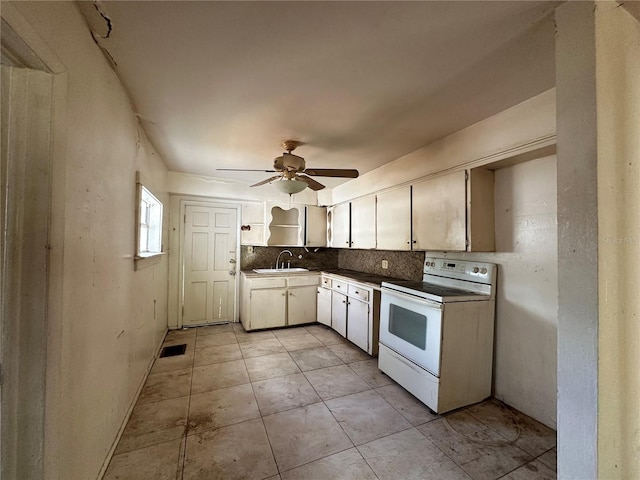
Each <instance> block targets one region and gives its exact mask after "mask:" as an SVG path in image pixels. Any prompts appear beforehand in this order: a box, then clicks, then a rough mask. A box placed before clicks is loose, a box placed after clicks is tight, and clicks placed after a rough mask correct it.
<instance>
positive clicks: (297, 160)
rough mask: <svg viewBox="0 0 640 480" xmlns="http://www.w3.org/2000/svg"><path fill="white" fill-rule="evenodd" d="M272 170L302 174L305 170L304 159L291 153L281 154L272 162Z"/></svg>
mask: <svg viewBox="0 0 640 480" xmlns="http://www.w3.org/2000/svg"><path fill="white" fill-rule="evenodd" d="M273 168H274V170H276V171H278V172H281V171H283V170H289V171H294V172H302V171H303V170H304V168H305V163H304V158H302V157H299V156H298V155H294V154H292V153H283V154H282V156H281V157H277V158H276V159H275V160H274V161H273Z"/></svg>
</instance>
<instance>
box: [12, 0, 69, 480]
mask: <svg viewBox="0 0 640 480" xmlns="http://www.w3.org/2000/svg"><path fill="white" fill-rule="evenodd" d="M19 7H20V5H15V4H12V3H11V2H4V3H3V4H2V12H1V18H2V21H3V22H6V25H7V26H8V27H9V28H7V29H4V31H3V36H2V37H3V42H2V43H3V45H2V47H3V53H7V52H8V53H10V55H9V57H10V58H11V59H12V62H13V66H15V67H17V68H26V69H30V70H35V71H40V72H44V73H46V74H49V75H50V76H51V98H50V100H51V105H50V107H51V118H50V124H49V129H50V140H49V149H48V156H47V163H48V165H47V166H48V179H47V180H46V181H45V182H41V186H43V192H45V193H43V194H44V195H46V203H47V211H46V213H45V216H46V217H47V218H46V223H47V230H48V233H47V236H48V238H47V239H44V238H41V239H40V240H47V242H46V249H47V252H46V256H47V260H46V262H47V268H46V269H45V270H43V271H27V272H23V273H22V274H21V275H22V280H23V282H27V283H29V282H44V284H45V285H46V291H45V294H44V296H42V297H38V298H35V299H34V298H32V299H30V300H29V303H30V304H31V306H32V307H33V306H35V308H36V309H40V310H41V311H42V310H43V311H44V314H43V315H37V316H34V315H32V316H31V318H30V321H31V322H32V323H33V326H34V327H35V329H36V331H39V335H38V337H39V338H40V340H41V341H42V342H43V343H44V347H43V352H42V356H43V357H44V359H45V363H44V364H38V361H37V360H36V359H33V358H30V357H28V356H27V358H26V360H27V361H28V362H29V365H26V367H27V368H28V369H30V370H31V372H32V373H34V376H33V377H31V381H33V382H37V383H40V384H41V385H42V389H43V397H44V403H40V404H39V405H38V406H37V407H36V408H35V411H34V409H33V408H31V406H27V407H26V409H27V410H28V409H29V408H31V411H28V414H29V415H30V416H31V421H32V422H42V423H41V428H40V433H39V435H38V436H32V437H31V438H30V439H29V444H21V445H19V447H20V448H19V449H18V445H8V446H7V445H3V446H2V449H3V452H4V453H10V452H7V451H5V447H9V448H10V449H11V450H12V452H13V453H15V452H16V451H18V450H20V451H22V452H26V454H21V453H20V452H18V454H17V456H16V458H15V461H14V462H13V464H12V466H11V468H12V469H13V467H16V468H18V471H21V472H23V473H25V472H27V474H28V475H29V477H30V478H34V479H37V478H58V463H57V458H58V445H59V444H60V442H59V441H58V440H59V438H58V437H59V435H60V433H59V432H60V428H59V423H60V418H59V415H57V412H58V411H59V409H60V408H61V405H62V403H61V402H62V401H63V400H61V398H62V396H61V395H60V392H61V388H62V382H61V371H62V368H61V362H62V357H61V352H62V337H63V323H64V322H63V313H62V308H63V282H61V281H56V282H50V281H49V279H50V278H62V270H63V261H64V218H65V190H64V186H65V164H66V157H67V152H66V134H65V131H66V126H67V116H66V114H67V105H66V104H67V91H68V73H67V67H66V65H65V64H64V63H63V62H62V61H61V60H60V58H59V57H58V56H57V54H56V53H55V52H54V50H52V48H51V47H50V46H49V45H48V44H47V43H46V42H45V41H44V40H43V39H42V37H41V36H40V35H39V34H38V33H37V31H36V30H35V29H34V28H33V26H32V25H31V24H30V23H29V20H27V19H26V18H25V17H24V16H23V14H22V13H21V11H20V8H19ZM5 34H6V35H9V37H11V38H10V41H9V42H7V43H5V42H4V40H5ZM29 168H31V167H30V166H29ZM2 181H4V179H3V180H2ZM45 183H46V185H44V184H45ZM8 201H10V202H14V201H16V199H15V198H10V199H8ZM25 220H26V221H36V220H35V219H33V218H29V219H25ZM37 221H44V220H42V219H41V218H39V219H38V220H37ZM15 233H16V232H14V231H12V230H10V231H7V232H6V234H7V235H8V236H11V235H14V234H15ZM5 266H6V267H7V269H6V270H5V269H4V267H3V269H2V270H3V271H2V276H5V277H6V278H9V277H11V278H15V277H14V274H15V273H16V270H15V266H12V265H5ZM1 288H3V293H2V296H4V295H5V293H6V291H4V286H3V287H1ZM9 313H10V312H7V311H4V312H2V313H0V315H1V316H2V318H0V325H2V326H1V327H0V328H9V326H10V325H11V324H12V323H15V322H20V320H19V319H18V318H17V317H16V316H14V315H13V314H9ZM27 333H28V332H25V331H21V332H20V335H21V336H23V337H24V336H26V335H27ZM42 337H44V338H42ZM31 340H33V339H31ZM7 353H9V352H4V351H3V352H2V355H3V356H4V355H5V354H7ZM6 359H7V358H6V357H5V358H3V359H2V361H3V362H4V360H6ZM3 383H4V382H3ZM23 407H25V406H24V405H21V408H23ZM1 408H2V406H1V405H0V409H1ZM5 427H6V426H5V425H2V426H0V428H5ZM31 455H35V456H37V457H38V461H37V462H34V461H33V458H32V457H31ZM5 466H6V465H5V464H4V463H3V467H5ZM3 471H4V472H5V473H10V472H9V471H8V470H5V469H4V468H3ZM14 471H15V470H14ZM0 476H2V473H0Z"/></svg>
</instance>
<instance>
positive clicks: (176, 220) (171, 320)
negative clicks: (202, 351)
mask: <svg viewBox="0 0 640 480" xmlns="http://www.w3.org/2000/svg"><path fill="white" fill-rule="evenodd" d="M187 206H196V207H212V208H228V209H232V210H235V211H236V219H237V222H236V230H237V235H236V252H237V254H236V261H237V263H236V272H237V273H236V276H235V282H234V283H235V295H234V301H233V302H234V303H233V304H234V313H233V322H234V323H237V322H238V319H239V308H240V294H239V293H240V263H241V258H240V257H241V252H240V228H239V225H240V221H241V218H240V216H241V213H242V208H241V205H240V203H239V202H237V201H232V200H226V201H225V200H223V199H217V198H212V197H200V196H193V195H171V199H170V201H169V208H170V212H169V245H170V249H169V306H168V327H169V329H176V328H178V329H179V328H183V320H182V307H183V305H184V242H185V238H184V237H185V233H186V232H185V226H184V222H183V219H184V218H185V215H186V210H187Z"/></svg>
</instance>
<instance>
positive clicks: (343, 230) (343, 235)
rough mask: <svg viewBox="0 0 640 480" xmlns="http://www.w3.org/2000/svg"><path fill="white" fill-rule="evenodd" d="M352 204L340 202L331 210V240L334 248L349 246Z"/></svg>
mask: <svg viewBox="0 0 640 480" xmlns="http://www.w3.org/2000/svg"><path fill="white" fill-rule="evenodd" d="M349 212H350V204H349V202H347V203H340V204H338V205H334V206H333V208H331V209H330V210H329V216H330V218H329V225H330V227H329V228H330V231H329V240H330V245H331V246H332V247H333V248H349V247H350V246H351V242H350V238H349V230H350V228H349V227H350V214H349Z"/></svg>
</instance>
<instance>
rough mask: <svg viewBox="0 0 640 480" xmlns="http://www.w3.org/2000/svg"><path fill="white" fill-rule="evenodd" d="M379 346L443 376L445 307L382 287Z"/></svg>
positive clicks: (434, 373)
mask: <svg viewBox="0 0 640 480" xmlns="http://www.w3.org/2000/svg"><path fill="white" fill-rule="evenodd" d="M381 290H382V296H381V300H380V343H383V344H384V345H386V346H387V347H389V348H391V349H393V350H395V351H396V352H398V353H399V354H400V355H402V356H404V357H406V358H407V359H409V360H411V361H412V362H413V363H415V364H417V365H419V366H421V367H422V368H424V369H426V370H428V371H429V372H430V373H432V374H433V375H435V376H440V344H441V343H440V340H441V338H440V336H441V331H442V304H441V303H438V302H432V301H430V300H426V299H423V298H419V297H414V296H412V295H407V294H405V293H401V292H398V291H395V290H391V289H388V288H386V287H382V289H381Z"/></svg>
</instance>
